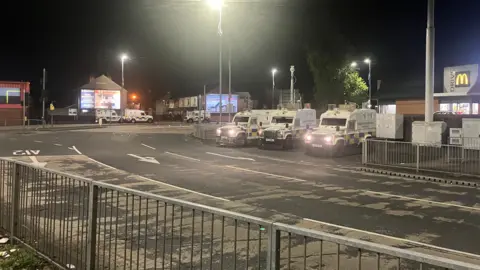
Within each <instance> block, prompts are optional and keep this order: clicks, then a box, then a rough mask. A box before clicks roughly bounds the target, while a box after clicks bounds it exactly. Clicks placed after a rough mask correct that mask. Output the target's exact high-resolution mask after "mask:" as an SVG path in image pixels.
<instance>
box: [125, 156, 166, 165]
mask: <svg viewBox="0 0 480 270" xmlns="http://www.w3.org/2000/svg"><path fill="white" fill-rule="evenodd" d="M127 155H128V156H131V157H134V158H138V161H143V162H148V163H154V164H160V162H158V161H157V160H156V159H155V158H153V157H140V156H137V155H134V154H127Z"/></svg>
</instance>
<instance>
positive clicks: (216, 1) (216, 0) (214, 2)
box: [207, 0, 223, 122]
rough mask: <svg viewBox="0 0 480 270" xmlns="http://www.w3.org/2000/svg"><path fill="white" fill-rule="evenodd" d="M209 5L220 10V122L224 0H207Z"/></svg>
mask: <svg viewBox="0 0 480 270" xmlns="http://www.w3.org/2000/svg"><path fill="white" fill-rule="evenodd" d="M207 2H208V5H209V6H210V7H211V8H212V9H213V10H218V36H219V57H218V58H219V59H218V66H219V67H218V69H219V71H218V73H219V74H218V75H219V76H218V77H219V78H218V91H219V95H220V104H219V105H220V122H222V68H223V66H222V62H223V60H222V54H223V40H222V34H223V31H222V8H223V0H207Z"/></svg>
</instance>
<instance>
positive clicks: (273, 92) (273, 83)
mask: <svg viewBox="0 0 480 270" xmlns="http://www.w3.org/2000/svg"><path fill="white" fill-rule="evenodd" d="M275 73H277V69H276V68H273V69H272V109H273V106H274V104H275Z"/></svg>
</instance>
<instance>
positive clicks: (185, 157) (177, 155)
mask: <svg viewBox="0 0 480 270" xmlns="http://www.w3.org/2000/svg"><path fill="white" fill-rule="evenodd" d="M165 154H169V155H172V156H176V157H179V158H184V159H189V160H195V161H200V159H196V158H191V157H187V156H182V155H179V154H175V153H171V152H165Z"/></svg>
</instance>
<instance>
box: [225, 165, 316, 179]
mask: <svg viewBox="0 0 480 270" xmlns="http://www.w3.org/2000/svg"><path fill="white" fill-rule="evenodd" d="M225 167H227V168H231V169H234V170H239V171H245V172H251V173H256V174H262V175H267V176H273V177H277V178H282V179H287V180H292V181H295V182H306V181H307V180H303V179H299V178H294V177H288V176H283V175H278V174H272V173H266V172H259V171H254V170H249V169H244V168H239V167H235V166H230V165H227V166H225Z"/></svg>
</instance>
